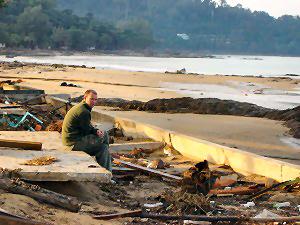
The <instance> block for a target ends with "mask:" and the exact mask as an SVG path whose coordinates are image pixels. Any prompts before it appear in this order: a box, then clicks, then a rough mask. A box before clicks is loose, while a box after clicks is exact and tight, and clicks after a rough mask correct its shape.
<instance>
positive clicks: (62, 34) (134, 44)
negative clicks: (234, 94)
mask: <svg viewBox="0 0 300 225" xmlns="http://www.w3.org/2000/svg"><path fill="white" fill-rule="evenodd" d="M4 2H5V1H4V0H0V6H1V5H2V4H3V3H4ZM0 43H1V44H5V45H6V46H7V47H10V48H20V47H21V48H42V49H46V48H47V49H49V48H50V49H68V50H124V49H125V50H133V51H141V50H144V49H147V50H154V51H156V52H169V53H174V52H194V53H239V54H270V55H275V54H276V55H300V17H293V16H288V15H286V16H282V17H280V18H278V19H275V18H273V17H271V16H269V15H268V14H267V13H265V12H251V11H250V10H248V9H244V8H242V7H241V5H237V6H236V7H231V6H229V5H227V3H226V1H225V0H222V1H221V3H219V4H217V3H216V2H214V1H213V0H76V1H74V0H10V1H8V4H7V5H6V6H5V7H0Z"/></svg>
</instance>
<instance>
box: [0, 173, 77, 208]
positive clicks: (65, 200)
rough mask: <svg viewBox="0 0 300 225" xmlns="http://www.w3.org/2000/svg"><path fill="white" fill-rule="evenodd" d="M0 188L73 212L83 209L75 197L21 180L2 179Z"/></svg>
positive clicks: (0, 179)
mask: <svg viewBox="0 0 300 225" xmlns="http://www.w3.org/2000/svg"><path fill="white" fill-rule="evenodd" d="M0 188H1V189H3V190H5V191H8V192H12V193H14V194H21V195H26V196H28V197H31V198H33V199H35V200H37V201H39V202H43V203H47V204H51V205H54V206H58V207H61V208H64V209H68V210H69V211H72V212H78V211H79V209H80V207H81V202H79V201H78V200H77V198H75V197H70V196H67V195H63V194H59V193H56V192H53V191H50V190H47V189H44V188H41V187H39V186H38V185H32V184H28V183H26V182H24V181H21V180H20V179H18V178H16V179H9V178H6V177H2V178H1V177H0Z"/></svg>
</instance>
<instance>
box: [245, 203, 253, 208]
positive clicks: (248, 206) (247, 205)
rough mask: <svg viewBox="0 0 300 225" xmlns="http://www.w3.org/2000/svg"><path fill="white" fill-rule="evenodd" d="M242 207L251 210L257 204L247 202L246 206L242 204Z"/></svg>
mask: <svg viewBox="0 0 300 225" xmlns="http://www.w3.org/2000/svg"><path fill="white" fill-rule="evenodd" d="M242 206H244V207H246V208H250V207H254V206H255V203H254V202H247V203H246V204H242Z"/></svg>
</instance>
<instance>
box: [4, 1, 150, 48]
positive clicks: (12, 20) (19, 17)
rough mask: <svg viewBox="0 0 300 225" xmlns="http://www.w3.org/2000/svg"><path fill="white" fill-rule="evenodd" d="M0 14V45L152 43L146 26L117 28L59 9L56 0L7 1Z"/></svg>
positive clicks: (142, 45)
mask: <svg viewBox="0 0 300 225" xmlns="http://www.w3.org/2000/svg"><path fill="white" fill-rule="evenodd" d="M0 3H1V2H0ZM0 15H1V16H0V43H2V44H5V45H6V46H7V47H11V48H31V49H33V48H42V49H49V48H51V49H69V50H94V49H98V50H101V49H104V50H119V49H132V50H139V49H144V48H145V47H147V46H149V45H151V44H152V43H153V38H152V33H151V29H150V27H149V26H147V24H144V23H142V22H140V21H139V22H135V21H132V22H130V23H126V24H125V23H124V25H123V26H122V27H121V26H119V27H117V26H116V25H115V24H114V23H111V22H109V21H108V22H102V21H99V20H96V19H94V18H93V16H92V15H91V14H87V15H85V16H82V17H80V16H77V15H74V14H73V12H72V10H61V9H60V8H59V7H57V6H56V0H10V1H9V2H8V4H7V5H6V6H5V7H2V8H0Z"/></svg>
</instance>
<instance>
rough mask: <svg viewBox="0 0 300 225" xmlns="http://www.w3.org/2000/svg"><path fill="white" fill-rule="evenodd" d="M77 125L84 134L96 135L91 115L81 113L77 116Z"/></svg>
mask: <svg viewBox="0 0 300 225" xmlns="http://www.w3.org/2000/svg"><path fill="white" fill-rule="evenodd" d="M79 127H80V130H81V132H82V133H84V134H85V135H88V134H95V135H97V129H96V128H95V127H93V125H92V124H91V115H90V114H89V113H82V114H81V115H80V117H79Z"/></svg>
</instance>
